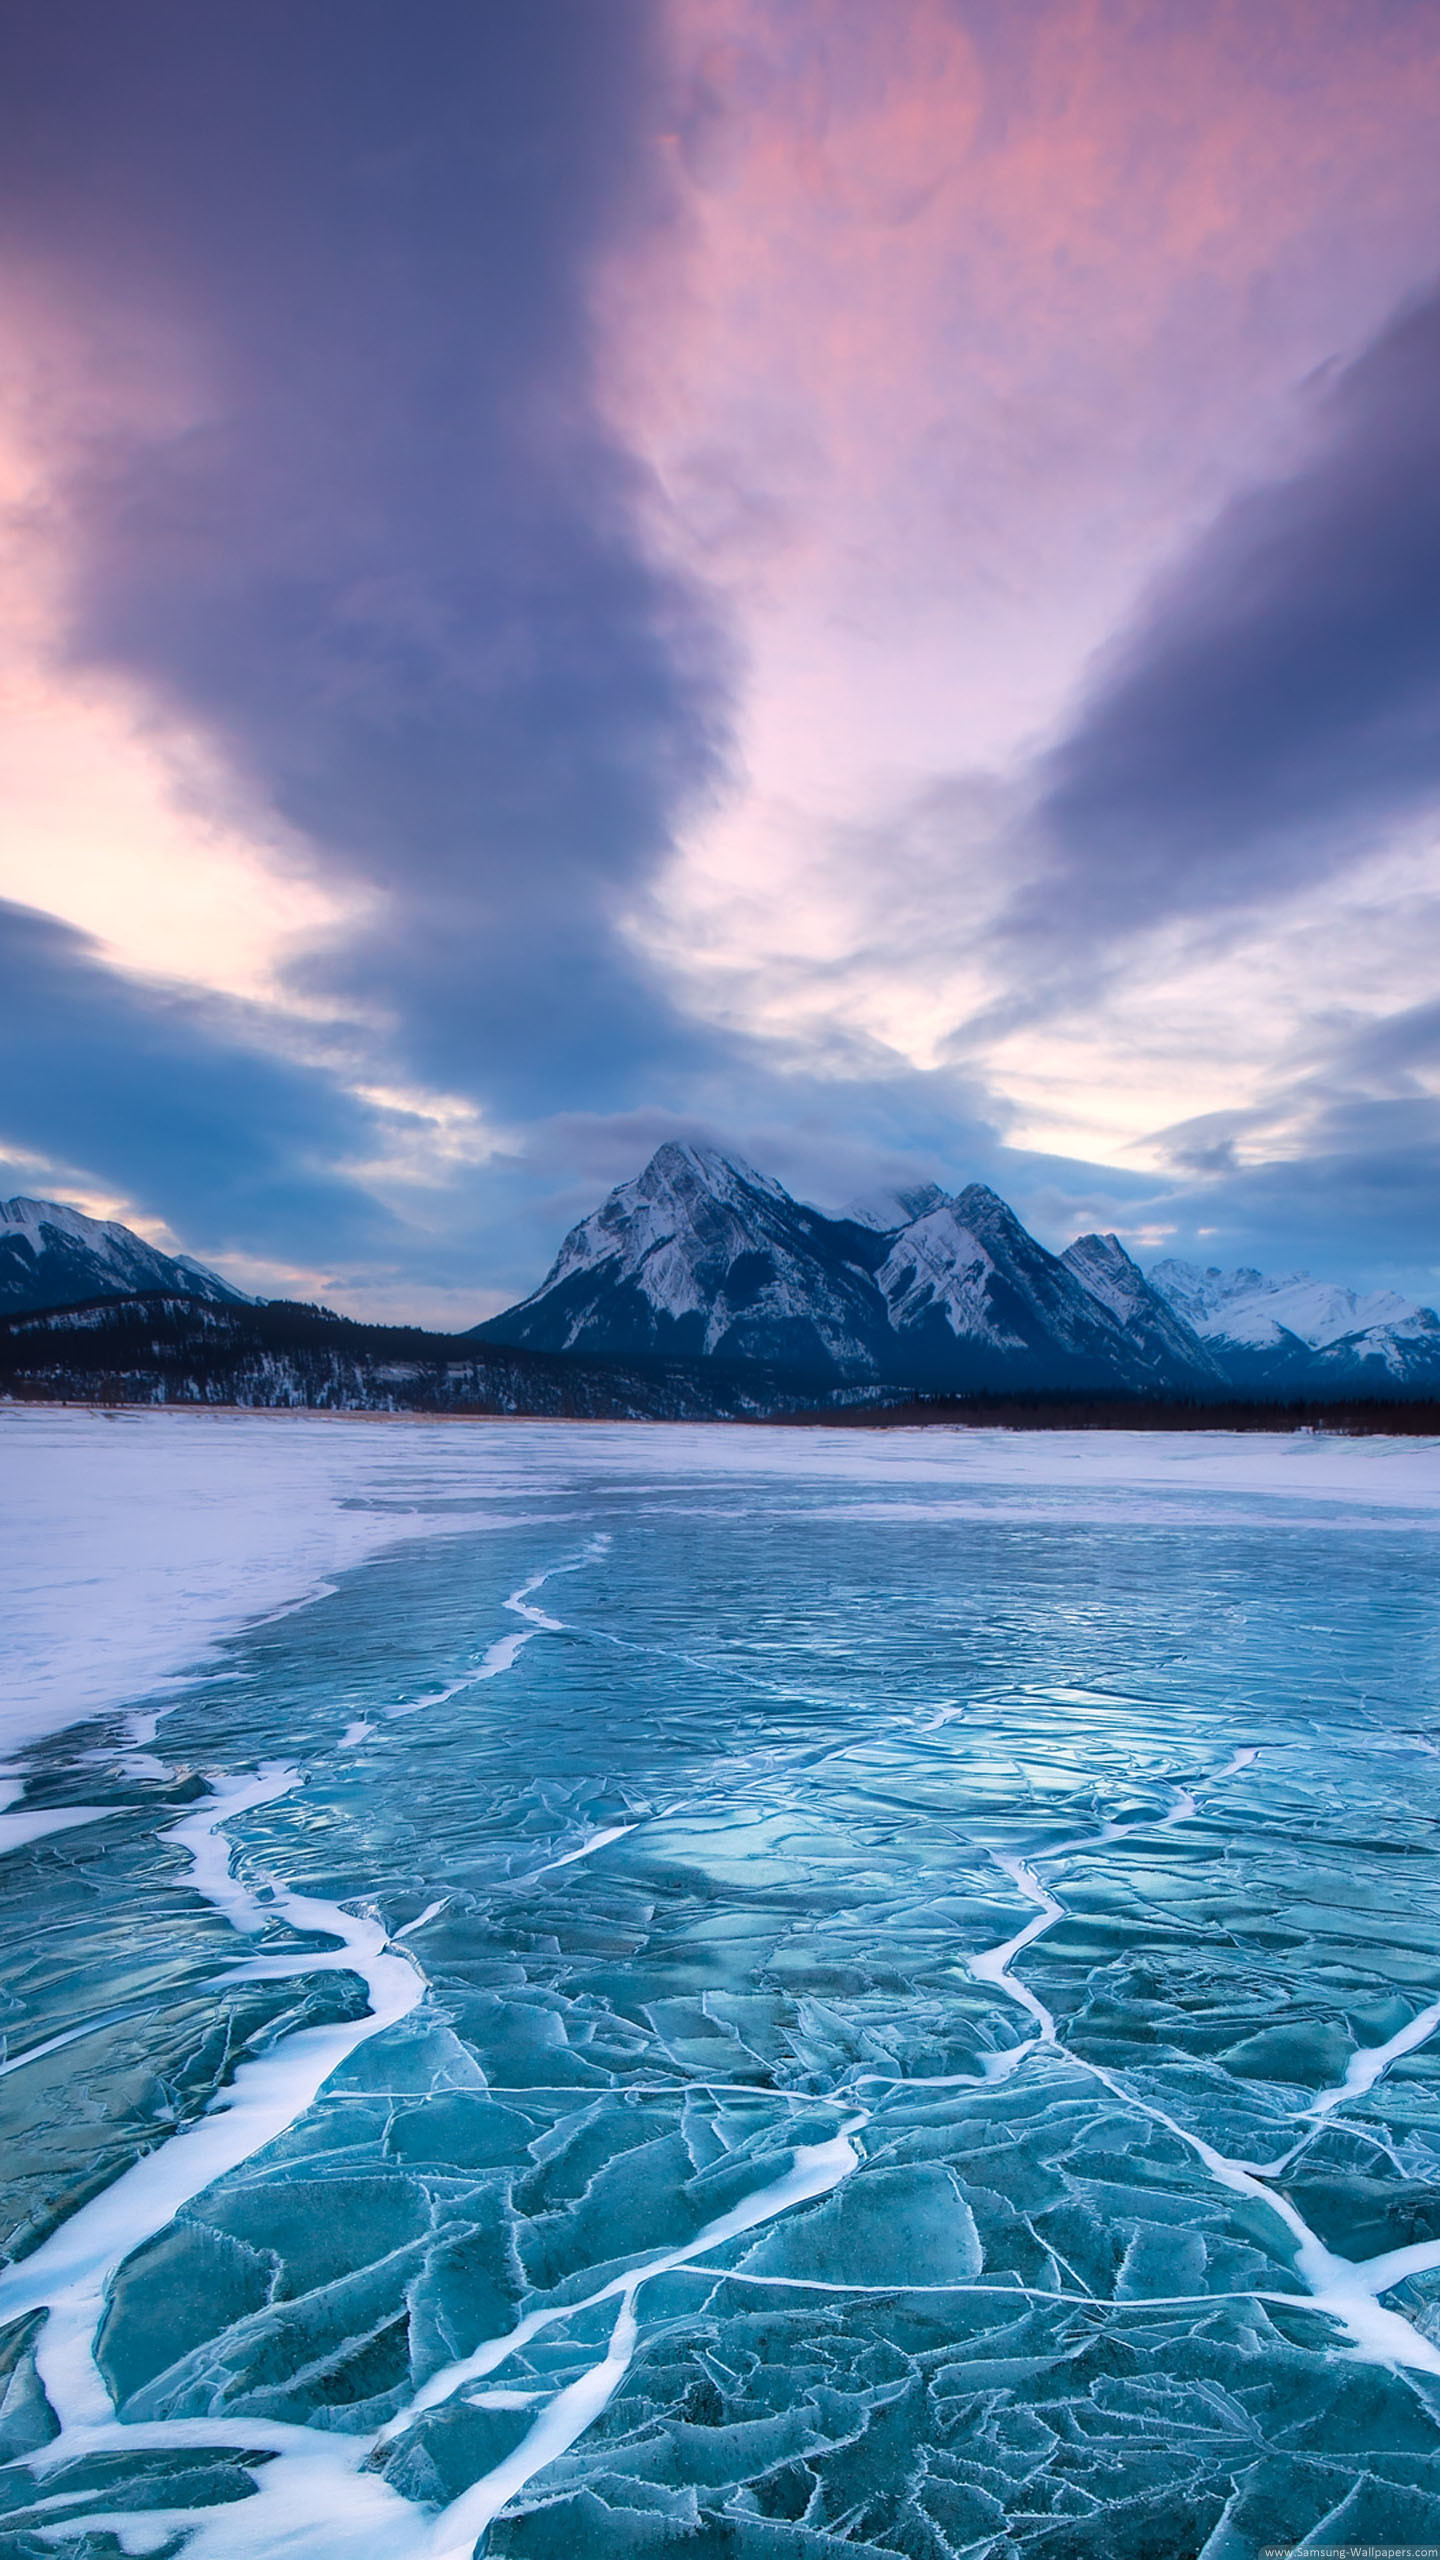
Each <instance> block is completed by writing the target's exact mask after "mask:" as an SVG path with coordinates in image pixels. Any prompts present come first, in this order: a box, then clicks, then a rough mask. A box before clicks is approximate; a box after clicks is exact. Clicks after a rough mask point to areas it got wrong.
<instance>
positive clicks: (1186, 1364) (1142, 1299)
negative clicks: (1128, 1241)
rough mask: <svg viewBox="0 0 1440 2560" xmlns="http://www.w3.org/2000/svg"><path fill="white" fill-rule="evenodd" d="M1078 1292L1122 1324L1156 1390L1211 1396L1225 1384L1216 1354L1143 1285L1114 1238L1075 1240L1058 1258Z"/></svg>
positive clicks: (1152, 1287)
mask: <svg viewBox="0 0 1440 2560" xmlns="http://www.w3.org/2000/svg"><path fill="white" fill-rule="evenodd" d="M1060 1259H1061V1261H1062V1262H1063V1263H1064V1265H1065V1267H1066V1269H1067V1271H1071V1272H1073V1273H1074V1275H1075V1278H1076V1279H1077V1280H1078V1281H1079V1283H1080V1285H1081V1287H1082V1289H1088V1291H1089V1292H1090V1295H1091V1297H1092V1298H1095V1299H1097V1300H1098V1302H1099V1304H1100V1305H1101V1306H1102V1307H1106V1308H1108V1309H1109V1312H1110V1314H1111V1315H1112V1316H1113V1317H1114V1318H1115V1321H1116V1323H1117V1324H1120V1325H1123V1326H1124V1329H1125V1333H1126V1336H1127V1338H1128V1340H1129V1341H1130V1343H1131V1345H1132V1347H1133V1349H1134V1351H1135V1353H1136V1356H1137V1357H1138V1358H1139V1359H1140V1360H1141V1361H1143V1363H1144V1364H1145V1367H1146V1369H1147V1370H1148V1371H1149V1373H1150V1376H1151V1378H1152V1380H1153V1381H1154V1382H1155V1383H1156V1384H1157V1385H1167V1386H1173V1385H1175V1384H1177V1383H1179V1382H1182V1381H1190V1382H1193V1384H1194V1386H1195V1387H1196V1389H1197V1390H1203V1389H1204V1387H1205V1386H1207V1385H1208V1386H1209V1388H1210V1389H1211V1391H1212V1393H1213V1392H1214V1390H1215V1388H1216V1387H1217V1386H1221V1385H1224V1384H1225V1383H1227V1381H1226V1376H1225V1371H1224V1368H1223V1367H1222V1365H1221V1362H1220V1360H1219V1359H1218V1358H1217V1356H1216V1354H1215V1352H1214V1351H1213V1350H1212V1349H1211V1348H1210V1346H1209V1345H1208V1344H1207V1343H1205V1342H1204V1341H1202V1340H1201V1339H1200V1338H1199V1336H1198V1335H1197V1333H1196V1331H1195V1328H1194V1326H1193V1324H1191V1323H1190V1322H1189V1321H1187V1319H1186V1317H1185V1316H1184V1314H1183V1313H1182V1312H1181V1310H1180V1309H1179V1308H1177V1307H1176V1306H1174V1305H1173V1304H1172V1303H1171V1301H1170V1300H1168V1299H1167V1298H1166V1297H1165V1296H1164V1294H1163V1292H1162V1291H1161V1290H1159V1289H1158V1288H1156V1286H1155V1284H1154V1282H1153V1280H1147V1279H1146V1277H1145V1274H1144V1272H1143V1271H1142V1270H1141V1268H1140V1265H1139V1263H1138V1262H1134V1261H1132V1260H1131V1258H1130V1255H1129V1254H1128V1253H1127V1252H1126V1250H1125V1247H1124V1246H1123V1244H1122V1243H1121V1242H1120V1239H1119V1237H1118V1236H1116V1235H1103V1236H1096V1235H1090V1236H1077V1237H1076V1239H1075V1242H1074V1243H1073V1244H1071V1245H1067V1246H1066V1248H1065V1251H1064V1252H1063V1253H1062V1254H1061V1256H1060Z"/></svg>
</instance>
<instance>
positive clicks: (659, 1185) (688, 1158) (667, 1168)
mask: <svg viewBox="0 0 1440 2560" xmlns="http://www.w3.org/2000/svg"><path fill="white" fill-rule="evenodd" d="M737 1186H740V1187H743V1188H744V1189H747V1190H750V1191H761V1192H766V1193H768V1194H769V1196H770V1197H771V1198H772V1199H775V1200H788V1199H789V1197H790V1194H789V1193H788V1191H786V1190H785V1189H784V1187H783V1185H782V1184H780V1183H778V1182H775V1181H774V1180H772V1178H771V1176H770V1175H769V1174H768V1173H758V1172H757V1171H756V1169H755V1167H754V1165H752V1164H747V1163H746V1161H745V1158H744V1157H743V1156H737V1155H727V1154H726V1153H725V1151H724V1150H723V1148H720V1147H712V1146H709V1145H707V1144H706V1143H705V1142H704V1141H703V1140H701V1139H698V1138H667V1139H666V1140H665V1142H664V1144H663V1145H662V1146H658V1147H657V1148H656V1150H655V1153H654V1154H653V1156H652V1157H651V1158H650V1161H649V1163H648V1164H647V1165H646V1167H645V1169H644V1171H643V1173H641V1174H640V1175H639V1176H638V1177H637V1179H636V1181H635V1183H634V1185H633V1186H627V1185H625V1184H621V1185H620V1186H619V1188H620V1189H621V1190H624V1189H626V1188H630V1187H633V1188H634V1189H635V1190H636V1191H638V1192H639V1193H640V1194H641V1196H642V1197H643V1198H645V1199H652V1200H653V1199H658V1198H660V1197H661V1196H662V1195H663V1194H666V1193H676V1194H682V1195H683V1194H686V1193H689V1194H693V1193H694V1192H695V1191H696V1190H697V1189H698V1190H701V1191H705V1192H708V1193H709V1194H710V1196H711V1197H712V1198H713V1199H717V1200H723V1199H727V1198H729V1197H730V1195H731V1194H732V1193H733V1192H734V1191H735V1189H736V1187H737ZM618 1196H619V1193H618V1191H617V1192H615V1193H612V1195H611V1197H612V1198H617V1197H618Z"/></svg>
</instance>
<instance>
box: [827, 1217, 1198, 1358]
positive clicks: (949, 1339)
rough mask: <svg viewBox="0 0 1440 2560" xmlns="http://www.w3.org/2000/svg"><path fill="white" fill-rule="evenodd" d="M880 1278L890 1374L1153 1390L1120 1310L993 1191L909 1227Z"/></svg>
mask: <svg viewBox="0 0 1440 2560" xmlns="http://www.w3.org/2000/svg"><path fill="white" fill-rule="evenodd" d="M875 1276H876V1282H877V1285H878V1287H879V1289H880V1291H881V1294H882V1296H883V1297H884V1300H885V1305H886V1311H887V1313H888V1315H889V1319H890V1325H891V1330H892V1334H893V1337H894V1341H893V1347H892V1348H891V1352H890V1361H889V1364H888V1365H889V1366H890V1367H891V1369H892V1371H898V1372H902V1373H903V1374H904V1375H905V1376H907V1377H910V1378H913V1379H916V1380H917V1381H919V1382H921V1383H923V1384H925V1385H928V1386H940V1385H944V1386H954V1387H972V1386H975V1387H978V1386H999V1385H1002V1384H1003V1385H1007V1386H1010V1385H1021V1384H1023V1385H1026V1386H1049V1385H1052V1384H1054V1385H1060V1384H1064V1385H1067V1386H1087V1387H1095V1386H1109V1387H1112V1388H1113V1387H1117V1386H1119V1387H1135V1388H1138V1387H1141V1386H1145V1385H1149V1384H1151V1383H1153V1379H1152V1377H1151V1375H1150V1374H1149V1369H1148V1364H1147V1362H1146V1360H1145V1358H1144V1356H1143V1355H1142V1354H1141V1353H1140V1352H1139V1351H1138V1350H1137V1348H1136V1346H1135V1345H1134V1344H1133V1343H1132V1341H1131V1339H1130V1337H1129V1335H1128V1334H1127V1332H1126V1329H1125V1326H1124V1324H1123V1323H1122V1322H1121V1321H1120V1320H1119V1319H1118V1318H1117V1317H1116V1316H1115V1314H1114V1312H1113V1311H1112V1309H1111V1308H1110V1307H1109V1306H1108V1305H1107V1304H1106V1303H1105V1302H1104V1300H1103V1299H1102V1298H1101V1297H1099V1296H1097V1295H1096V1293H1095V1292H1094V1291H1093V1290H1092V1289H1091V1288H1090V1286H1089V1285H1088V1283H1087V1282H1086V1281H1084V1280H1083V1279H1082V1278H1080V1277H1079V1276H1078V1275H1077V1274H1076V1273H1075V1272H1074V1271H1073V1270H1071V1269H1069V1268H1067V1266H1066V1264H1065V1263H1064V1262H1063V1261H1061V1260H1060V1259H1059V1258H1058V1257H1057V1256H1056V1255H1055V1254H1053V1253H1047V1252H1046V1250H1045V1247H1044V1246H1043V1245H1042V1244H1037V1243H1036V1241H1035V1238H1034V1237H1033V1236H1032V1235H1030V1234H1028V1233H1027V1231H1026V1229H1025V1228H1024V1227H1022V1225H1021V1224H1020V1221H1019V1219H1018V1218H1017V1217H1016V1215H1015V1212H1014V1210H1013V1209H1010V1208H1007V1207H1006V1204H1005V1202H1004V1201H1003V1200H1002V1199H1001V1198H1000V1197H999V1195H998V1194H997V1193H996V1192H994V1191H991V1190H990V1189H989V1188H988V1187H987V1185H986V1184H984V1183H983V1182H972V1183H970V1184H969V1185H968V1186H967V1187H966V1189H965V1190H964V1191H961V1192H959V1193H957V1195H956V1197H955V1198H954V1199H953V1200H946V1201H944V1202H943V1204H942V1205H941V1207H939V1208H938V1209H932V1210H930V1211H929V1212H928V1213H927V1214H926V1215H925V1216H923V1217H919V1218H916V1219H914V1220H912V1221H911V1223H910V1224H909V1225H908V1226H906V1227H902V1228H901V1230H900V1232H899V1234H898V1235H896V1236H895V1237H894V1238H893V1240H892V1242H891V1246H890V1251H889V1253H888V1254H887V1255H886V1258H885V1260H884V1262H883V1263H882V1264H881V1266H880V1269H879V1270H878V1272H877V1273H876V1275H875Z"/></svg>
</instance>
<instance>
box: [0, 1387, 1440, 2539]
mask: <svg viewBox="0 0 1440 2560" xmlns="http://www.w3.org/2000/svg"><path fill="white" fill-rule="evenodd" d="M0 1457H3V1460H4V1468H3V1477H0V1481H3V1484H4V1486H5V1488H6V1493H5V1499H6V1500H7V1501H8V1502H9V1503H11V1504H13V1505H14V1518H13V1520H12V1522H11V1523H10V1525H9V1528H8V1531H7V1532H6V1534H5V1535H4V1538H3V1544H0V1555H3V1557H4V1559H5V1564H4V1571H5V1573H6V1574H7V1576H9V1577H13V1580H14V1584H15V1587H16V1588H15V1604H14V1605H13V1606H9V1605H7V1604H6V1595H5V1594H4V1593H3V1592H0V1606H4V1607H5V1616H6V1623H7V1625H8V1626H9V1628H10V1629H11V1639H10V1647H9V1655H8V1659H7V1662H6V1667H5V1688H6V1697H5V1714H6V1718H7V1730H8V1731H9V1732H11V1733H12V1734H14V1735H16V1736H17V1737H23V1736H30V1737H33V1736H36V1735H40V1736H41V1738H40V1739H38V1740H31V1741H30V1742H29V1743H28V1745H27V1747H25V1748H20V1747H19V1745H18V1742H17V1746H16V1747H15V1748H13V1749H12V1751H11V1756H10V1759H9V1761H8V1763H7V1771H8V1775H7V1777H6V1779H5V1782H4V1783H5V1803H4V1807H3V1810H0V1898H3V1911H0V1964H3V1975H0V1990H3V1995H4V2001H5V2007H4V2012H3V2024H4V2028H5V2037H6V2041H5V2050H4V2057H3V2063H0V2102H3V2104H4V2106H5V2110H6V2115H7V2128H6V2145H5V2201H6V2205H7V2218H6V2219H7V2230H8V2231H9V2233H10V2240H9V2260H10V2263H9V2265H8V2268H7V2269H6V2271H5V2272H4V2273H3V2275H0V2323H3V2326H0V2366H3V2372H0V2391H3V2400H0V2455H3V2457H4V2460H5V2465H6V2467H5V2468H4V2469H3V2470H0V2484H3V2497H0V2560H32V2555H33V2556H34V2560H39V2555H41V2554H46V2553H52V2552H55V2551H63V2552H66V2553H70V2554H79V2555H80V2556H81V2560H101V2555H106V2560H111V2555H118V2554H119V2553H122V2552H125V2553H135V2552H147V2553H158V2554H170V2553H176V2554H178V2553H181V2552H185V2553H190V2554H195V2555H199V2560H238V2555H242V2554H244V2555H254V2556H255V2560H265V2555H279V2554H293V2555H295V2560H300V2555H302V2554H303V2555H306V2560H442V2555H444V2560H468V2555H469V2554H470V2553H471V2552H472V2551H474V2550H475V2549H476V2548H477V2547H478V2548H480V2549H481V2550H483V2551H484V2552H485V2553H486V2554H487V2555H494V2556H495V2560H498V2555H502V2554H503V2555H511V2554H514V2555H521V2554H524V2555H550V2554H556V2555H560V2554H563V2555H565V2560H573V2555H575V2554H577V2553H585V2554H589V2553H596V2554H609V2553H617V2554H619V2553H626V2554H628V2553H632V2552H644V2553H648V2552H651V2551H655V2552H665V2551H667V2550H674V2551H676V2552H677V2553H681V2552H683V2553H690V2554H715V2555H720V2554H724V2555H739V2560H750V2555H756V2560H766V2555H769V2560H792V2555H793V2560H824V2556H825V2555H835V2560H839V2555H842V2554H849V2555H853V2554H856V2553H858V2552H866V2553H878V2554H881V2555H882V2560H883V2555H886V2554H903V2555H906V2560H956V2555H968V2556H971V2560H982V2555H985V2556H986V2560H1000V2555H1001V2554H1007V2555H1008V2554H1024V2555H1027V2560H1030V2556H1031V2555H1033V2560H1081V2555H1087V2556H1088V2555H1092V2554H1093V2555H1095V2560H1099V2556H1100V2555H1101V2554H1102V2553H1103V2554H1105V2555H1107V2560H1109V2556H1110V2555H1117V2554H1118V2555H1120V2560H1152V2555H1153V2560H1161V2556H1162V2555H1163V2560H1171V2556H1172V2555H1173V2556H1174V2560H1194V2555H1199V2554H1201V2553H1203V2554H1205V2555H1206V2560H1249V2555H1250V2554H1252V2553H1255V2552H1258V2551H1259V2550H1260V2549H1261V2548H1263V2547H1264V2546H1265V2545H1266V2544H1278V2545H1280V2546H1282V2547H1283V2546H1287V2545H1289V2544H1290V2543H1298V2542H1300V2541H1302V2540H1303V2539H1304V2538H1305V2537H1307V2536H1309V2537H1311V2539H1312V2546H1313V2547H1317V2548H1319V2547H1324V2546H1325V2545H1326V2544H1331V2543H1336V2542H1342V2543H1352V2544H1353V2543H1361V2542H1367V2541H1368V2542H1389V2543H1392V2544H1393V2543H1400V2544H1406V2543H1410V2544H1418V2543H1423V2542H1426V2541H1431V2540H1435V2539H1440V2535H1437V2531H1436V2524H1437V2512H1436V2498H1435V2486H1434V2484H1435V2479H1436V2460H1437V2454H1440V2181H1437V2164H1440V1896H1437V1890H1436V1887H1437V1872H1436V1870H1437V1849H1436V1836H1437V1835H1436V1824H1435V1816H1436V1811H1437V1803H1440V1696H1437V1676H1440V1660H1437V1640H1436V1639H1437V1608H1436V1600H1435V1596H1434V1595H1435V1589H1436V1564H1437V1562H1440V1551H1437V1532H1440V1453H1437V1451H1436V1450H1435V1449H1434V1448H1433V1447H1430V1446H1427V1445H1425V1444H1417V1443H1409V1444H1401V1443H1394V1442H1366V1443H1337V1442H1325V1441H1319V1440H1314V1439H1305V1440H1297V1441H1282V1440H1273V1439H1268V1438H1267V1439H1252V1440H1245V1441H1231V1440H1224V1439H1221V1438H1218V1437H1214V1436H1211V1435H1205V1436H1203V1437H1195V1438H1189V1439H1187V1438H1183V1437H1175V1438H1164V1439H1162V1438H1158V1437H1156V1438H1151V1437H1138V1436H1137V1437H1134V1438H1131V1437H1128V1436H1121V1435H1108V1434H1096V1435H1092V1436H1090V1437H1088V1438H1078V1437H1071V1436H1069V1435H1059V1434H1056V1435H1051V1434H1035V1435H1023V1436H1022V1435H1008V1434H1006V1435H1001V1434H993V1435H992V1434H969V1433H948V1432H943V1433H942V1432H934V1433H925V1434H910V1433H868V1432H841V1431H824V1432H815V1433H810V1432H798V1431H797V1432H784V1431H753V1430H750V1431H746V1430H726V1429H721V1428H711V1429H706V1430H701V1431H683V1430H657V1429H644V1428H638V1429H594V1428H589V1429H586V1428H571V1427H568V1426H562V1425H547V1424H531V1425H518V1426H503V1425H500V1426H494V1427H491V1426H486V1425H473V1424H472V1425H457V1426H439V1427H437V1426H433V1425H427V1424H423V1423H422V1424H369V1423H322V1422H305V1421H301V1420H292V1419H289V1418H286V1417H279V1416H275V1417H263V1418H261V1417H256V1418H252V1419H248V1420H244V1421H241V1420H232V1419H225V1418H221V1417H206V1416H192V1415H175V1416H167V1415H154V1416H129V1417H126V1418H124V1420H123V1421H121V1422H119V1423H115V1422H111V1421H108V1420H106V1419H105V1418H102V1417H98V1416H95V1417H91V1416H86V1415H82V1414H54V1413H51V1414H45V1413H14V1414H8V1415H5V1416H0ZM42 1566H43V1570H41V1569H39V1568H40V1567H42ZM82 1714H83V1716H84V1717H85V1719H86V1720H85V1721H84V1722H83V1723H76V1722H74V1721H72V1719H73V1718H74V1717H75V1716H77V1715H82ZM47 1725H48V1726H49V1727H50V1731H49V1733H48V1735H47V1734H45V1732H44V1728H45V1727H46V1726H47ZM7 1826H9V1827H7Z"/></svg>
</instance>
